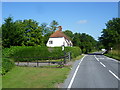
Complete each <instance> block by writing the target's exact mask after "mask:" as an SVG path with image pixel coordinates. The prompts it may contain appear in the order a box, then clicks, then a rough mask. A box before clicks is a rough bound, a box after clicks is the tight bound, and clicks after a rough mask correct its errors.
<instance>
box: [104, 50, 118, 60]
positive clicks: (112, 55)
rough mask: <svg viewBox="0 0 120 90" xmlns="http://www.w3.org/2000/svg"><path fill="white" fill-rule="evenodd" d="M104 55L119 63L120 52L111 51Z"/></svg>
mask: <svg viewBox="0 0 120 90" xmlns="http://www.w3.org/2000/svg"><path fill="white" fill-rule="evenodd" d="M105 55H106V56H108V57H111V58H114V59H117V60H119V61H120V50H111V51H109V52H108V53H107V54H105Z"/></svg>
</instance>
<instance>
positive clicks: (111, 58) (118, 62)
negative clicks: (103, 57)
mask: <svg viewBox="0 0 120 90" xmlns="http://www.w3.org/2000/svg"><path fill="white" fill-rule="evenodd" d="M107 59H110V60H112V61H115V62H117V63H120V61H117V60H115V59H113V58H110V57H107Z"/></svg>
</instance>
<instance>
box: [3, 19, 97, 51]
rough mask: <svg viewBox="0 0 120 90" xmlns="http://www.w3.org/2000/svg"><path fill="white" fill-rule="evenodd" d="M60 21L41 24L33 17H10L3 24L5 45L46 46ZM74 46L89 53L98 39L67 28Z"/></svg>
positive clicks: (66, 31)
mask: <svg viewBox="0 0 120 90" xmlns="http://www.w3.org/2000/svg"><path fill="white" fill-rule="evenodd" d="M58 25H59V23H58V22H57V21H55V20H53V21H52V22H51V23H50V25H48V24H47V23H42V24H39V23H38V22H37V21H34V20H32V19H29V20H16V21H13V18H12V17H8V18H6V19H5V20H4V23H3V24H2V27H1V28H2V40H3V47H4V48H6V47H7V48H9V47H10V46H46V43H47V41H48V39H49V36H50V35H51V34H52V33H53V32H55V31H56V30H57V27H58ZM64 33H65V34H66V35H67V36H69V37H70V38H71V40H72V42H73V45H74V46H78V47H80V48H81V50H82V53H88V52H91V51H92V50H95V49H96V46H97V45H96V44H97V41H96V40H95V39H94V38H93V37H92V36H90V35H88V34H85V33H73V32H72V31H70V30H65V31H64Z"/></svg>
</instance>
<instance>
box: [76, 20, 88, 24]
mask: <svg viewBox="0 0 120 90" xmlns="http://www.w3.org/2000/svg"><path fill="white" fill-rule="evenodd" d="M87 22H88V21H87V20H79V21H78V22H77V24H84V23H87Z"/></svg>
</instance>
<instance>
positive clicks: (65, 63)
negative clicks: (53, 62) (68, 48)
mask: <svg viewBox="0 0 120 90" xmlns="http://www.w3.org/2000/svg"><path fill="white" fill-rule="evenodd" d="M64 64H66V52H64Z"/></svg>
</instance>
